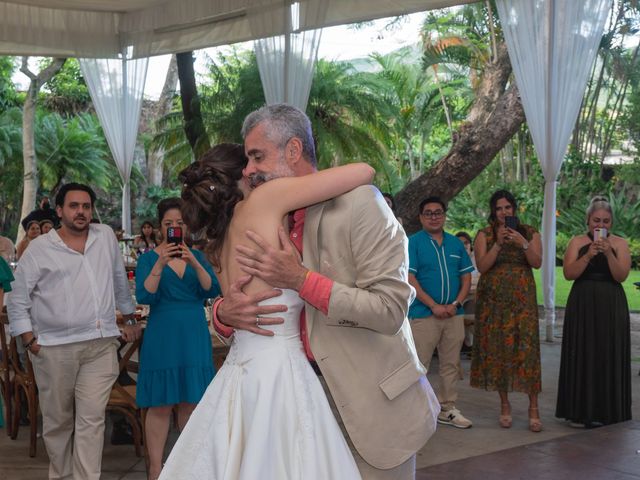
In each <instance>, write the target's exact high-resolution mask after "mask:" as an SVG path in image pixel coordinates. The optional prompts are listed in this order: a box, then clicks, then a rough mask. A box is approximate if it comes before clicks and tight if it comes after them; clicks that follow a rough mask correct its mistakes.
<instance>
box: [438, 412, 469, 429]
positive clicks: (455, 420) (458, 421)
mask: <svg viewBox="0 0 640 480" xmlns="http://www.w3.org/2000/svg"><path fill="white" fill-rule="evenodd" d="M438 423H441V424H442V425H451V426H453V427H456V428H471V426H472V425H473V423H472V422H471V420H469V419H468V418H465V417H464V416H463V415H462V414H461V413H460V410H458V409H457V408H452V409H451V410H441V411H440V413H439V414H438Z"/></svg>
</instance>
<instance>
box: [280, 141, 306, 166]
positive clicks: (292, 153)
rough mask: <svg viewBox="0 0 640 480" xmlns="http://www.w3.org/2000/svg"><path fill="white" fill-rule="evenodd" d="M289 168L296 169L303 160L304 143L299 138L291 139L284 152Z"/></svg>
mask: <svg viewBox="0 0 640 480" xmlns="http://www.w3.org/2000/svg"><path fill="white" fill-rule="evenodd" d="M284 155H285V158H286V159H287V164H289V167H292V168H293V167H294V166H295V165H296V164H297V163H298V162H299V161H300V160H302V141H301V140H300V139H299V138H298V137H293V138H291V139H290V140H289V141H288V142H287V145H286V147H285V152H284Z"/></svg>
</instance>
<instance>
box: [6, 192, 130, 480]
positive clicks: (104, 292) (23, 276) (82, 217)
mask: <svg viewBox="0 0 640 480" xmlns="http://www.w3.org/2000/svg"><path fill="white" fill-rule="evenodd" d="M95 199H96V196H95V193H94V192H93V190H92V189H91V188H90V187H88V186H86V185H81V184H77V183H70V184H67V185H64V186H63V187H62V188H61V189H60V191H59V192H58V195H57V196H56V212H57V214H58V216H59V217H60V220H61V224H62V227H61V228H60V229H59V230H57V231H52V232H49V234H48V235H42V236H40V237H38V238H36V239H35V240H34V241H33V242H31V244H30V245H29V250H27V251H25V254H24V255H23V256H22V258H21V259H20V262H19V264H18V268H17V270H16V272H15V277H16V279H15V281H14V283H13V284H12V287H13V292H12V293H11V296H10V298H9V299H8V306H7V309H8V313H9V322H10V328H11V334H12V335H14V336H17V335H20V336H21V337H22V342H23V343H24V346H25V348H26V349H27V350H28V352H29V357H30V358H31V361H32V363H33V367H34V372H35V377H36V382H37V384H38V390H39V397H40V402H39V403H40V409H41V411H42V416H43V432H42V437H43V439H44V443H45V446H46V448H47V453H48V454H49V462H50V463H49V478H50V479H75V480H80V479H82V480H93V479H96V480H97V479H99V478H100V470H101V463H102V446H103V438H104V419H105V408H106V404H107V401H108V399H109V394H110V392H111V388H112V386H113V383H114V381H115V379H116V377H117V376H118V361H117V346H118V341H117V337H118V336H120V331H119V329H118V326H117V325H116V304H117V306H118V308H119V310H120V311H121V312H122V313H123V314H124V318H125V322H126V326H125V327H124V330H123V332H122V337H123V338H124V339H125V340H127V341H131V340H134V339H136V338H137V337H139V335H140V330H139V327H138V326H136V325H135V320H134V319H133V312H134V310H135V306H134V304H133V302H132V299H131V293H130V291H129V285H128V281H127V276H126V273H125V269H124V261H123V259H122V255H121V253H120V250H119V248H118V243H117V241H116V238H115V235H114V234H113V231H112V230H111V228H109V227H108V226H106V225H96V224H90V221H91V216H92V210H93V204H94V202H95ZM74 411H75V416H74ZM74 417H75V418H74ZM32 421H33V419H32Z"/></svg>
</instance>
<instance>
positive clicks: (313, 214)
mask: <svg viewBox="0 0 640 480" xmlns="http://www.w3.org/2000/svg"><path fill="white" fill-rule="evenodd" d="M323 210H324V202H323V203H319V204H316V205H313V206H311V207H308V208H307V211H306V213H305V215H304V231H303V234H302V263H304V265H305V266H306V267H307V268H309V269H310V270H313V271H314V272H317V271H319V270H320V254H319V251H318V229H319V227H320V219H321V218H322V211H323ZM306 321H307V335H309V337H311V330H312V329H313V315H311V312H310V309H307V314H306Z"/></svg>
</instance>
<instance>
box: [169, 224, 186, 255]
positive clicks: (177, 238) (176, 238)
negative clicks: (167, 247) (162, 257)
mask: <svg viewBox="0 0 640 480" xmlns="http://www.w3.org/2000/svg"><path fill="white" fill-rule="evenodd" d="M167 243H173V244H175V245H177V246H180V245H182V228H181V227H168V228H167ZM171 256H172V257H181V256H182V254H181V253H180V252H177V253H174V254H173V255H171Z"/></svg>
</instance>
